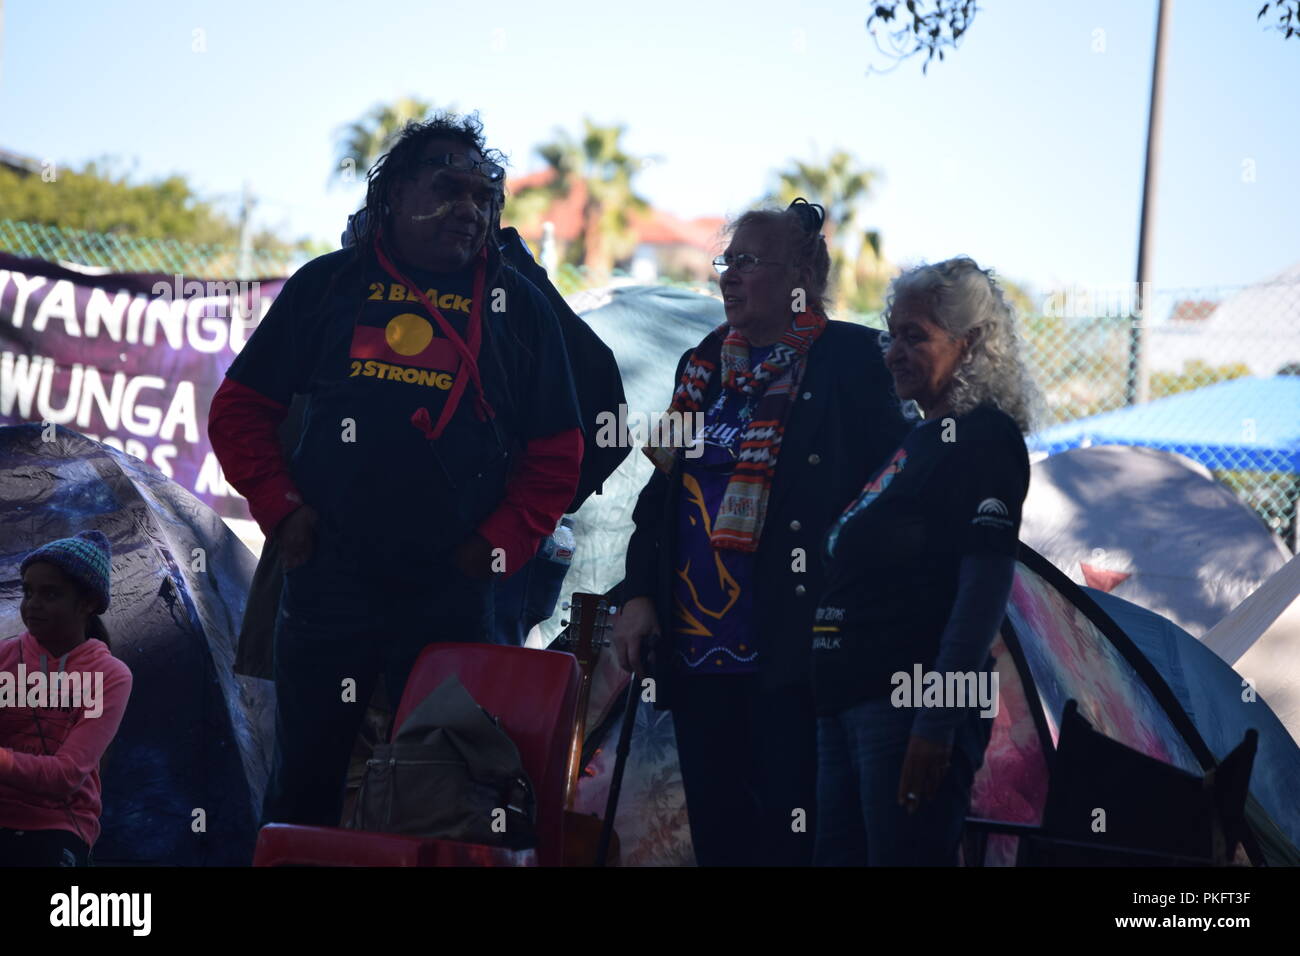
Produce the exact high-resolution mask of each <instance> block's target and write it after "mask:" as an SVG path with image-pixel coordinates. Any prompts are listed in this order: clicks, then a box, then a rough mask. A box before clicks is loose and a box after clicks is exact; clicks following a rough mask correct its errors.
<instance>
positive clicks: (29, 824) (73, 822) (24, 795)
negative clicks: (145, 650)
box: [0, 632, 131, 846]
mask: <svg viewBox="0 0 1300 956" xmlns="http://www.w3.org/2000/svg"><path fill="white" fill-rule="evenodd" d="M20 665H21V670H20ZM56 673H61V674H65V675H69V676H71V675H80V677H79V678H77V679H75V680H73V681H70V682H69V683H70V686H71V688H72V689H70V690H69V692H68V694H67V695H65V696H64V697H63V698H62V699H53V700H50V699H47V700H46V702H45V706H32V704H33V703H35V704H38V705H39V703H40V702H39V701H33V700H31V699H30V698H31V697H32V695H33V694H34V692H35V687H36V684H41V683H43V684H47V685H48V683H49V678H50V676H51V675H53V674H56ZM34 674H45V675H46V677H45V679H44V680H40V679H37V681H36V682H35V683H34V682H33V680H32V675H34ZM20 676H21V677H22V679H21V680H20ZM78 685H80V689H82V690H81V693H80V695H79V697H80V699H78V696H77V695H76V693H75V691H76V690H77V689H79V688H78ZM55 693H57V691H56V692H55ZM130 696H131V671H130V669H129V668H128V667H127V666H126V665H125V664H124V663H122V662H121V661H120V660H118V659H117V658H115V657H114V656H113V655H112V654H111V653H110V652H109V650H108V648H107V647H105V646H104V644H103V642H101V641H97V640H88V641H85V642H83V643H81V644H79V645H77V647H75V648H73V649H72V650H71V651H69V652H68V653H67V655H65V657H64V658H63V659H59V658H55V657H54V655H52V654H51V653H50V652H49V651H47V650H46V649H45V648H44V647H42V646H41V644H40V643H39V642H38V641H37V640H36V638H34V637H32V635H31V634H30V633H28V632H24V633H23V634H21V635H20V636H18V637H13V638H9V639H7V640H0V827H4V828H7V829H12V830H68V831H69V832H71V833H75V834H77V835H78V836H80V837H81V839H83V840H84V841H85V842H86V845H87V846H94V844H95V841H96V840H98V839H99V814H100V811H101V810H102V809H103V807H102V804H101V802H100V782H99V761H100V758H102V757H103V755H104V751H105V750H107V749H108V745H109V744H110V743H112V742H113V737H114V736H115V735H116V734H117V728H118V726H119V725H120V724H121V723H122V714H123V713H124V712H125V711H126V702H127V699H128V698H129V697H130ZM62 705H67V706H62Z"/></svg>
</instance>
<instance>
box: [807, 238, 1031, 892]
mask: <svg viewBox="0 0 1300 956" xmlns="http://www.w3.org/2000/svg"><path fill="white" fill-rule="evenodd" d="M887 319H888V323H889V336H890V338H889V347H888V352H887V353H886V355H885V364H886V365H887V366H888V367H889V371H890V373H891V374H892V375H893V379H894V384H895V387H896V389H897V392H898V395H899V396H900V397H901V398H903V399H904V400H908V399H910V400H913V401H915V402H916V403H917V404H918V405H919V406H920V408H921V410H922V412H923V413H924V416H925V418H924V421H923V422H921V423H919V424H918V425H917V426H916V427H915V428H914V429H913V430H912V431H911V433H910V434H909V435H908V436H907V439H906V440H905V441H904V442H903V443H902V445H901V447H900V448H899V449H898V450H897V451H896V452H895V453H894V454H893V455H891V456H890V458H889V462H888V464H887V465H886V466H885V467H884V468H882V469H881V470H880V471H879V473H877V474H876V475H874V476H873V477H872V479H871V481H870V482H868V483H867V484H866V485H865V486H864V487H863V488H862V489H861V493H860V494H859V495H857V496H855V499H854V501H853V502H852V504H850V505H849V507H848V508H846V509H845V510H844V513H843V514H842V515H840V516H839V517H838V518H837V519H836V521H835V522H834V524H833V525H832V527H831V529H830V532H829V533H828V534H827V535H826V539H825V551H826V559H827V573H826V591H825V593H824V594H823V595H822V597H821V602H820V605H819V607H818V609H817V623H816V625H815V627H814V629H813V683H814V688H815V693H816V698H817V708H818V713H819V715H820V716H819V720H818V749H819V769H818V779H817V797H818V816H817V862H818V864H820V865H839V866H862V865H872V866H951V865H954V864H955V863H956V861H957V844H958V841H959V839H960V837H961V832H962V826H963V822H964V820H965V818H966V814H967V811H968V810H969V807H970V789H971V782H972V780H973V779H974V776H975V772H976V770H978V769H979V766H980V764H981V762H982V760H983V754H984V748H985V747H986V746H987V744H988V739H989V732H990V727H991V726H992V717H993V716H995V715H996V713H997V703H996V698H997V684H996V683H994V682H993V681H992V680H991V679H990V677H991V662H990V661H989V659H988V653H989V647H990V646H991V645H992V643H993V639H994V637H995V636H996V634H997V631H998V628H999V627H1000V626H1001V623H1002V618H1003V615H1004V614H1005V612H1006V606H1007V599H1008V597H1009V595H1010V592H1011V582H1012V577H1013V575H1014V571H1015V559H1016V553H1017V549H1018V540H1017V538H1018V532H1019V527H1020V511H1021V505H1022V504H1023V502H1024V500H1025V494H1026V492H1027V491H1028V489H1029V458H1028V455H1027V454H1026V451H1025V442H1024V438H1023V437H1022V434H1023V432H1025V431H1027V430H1028V425H1029V418H1030V408H1031V405H1032V403H1033V402H1034V401H1035V399H1034V398H1033V396H1034V390H1033V385H1032V383H1031V382H1030V379H1029V377H1028V375H1027V373H1026V371H1025V368H1024V366H1023V365H1022V364H1021V360H1020V354H1019V351H1020V350H1019V345H1018V341H1017V337H1016V332H1015V326H1014V324H1013V321H1012V314H1011V310H1010V308H1009V307H1008V306H1007V302H1006V299H1005V298H1004V297H1003V295H1002V292H1001V290H1000V289H999V288H998V286H997V284H996V283H995V282H994V281H993V279H992V276H991V275H990V274H989V273H988V272H985V271H983V270H982V269H980V267H979V266H977V265H976V264H975V263H974V262H973V261H972V260H970V259H967V258H958V259H950V260H948V261H947V262H941V263H939V264H937V265H933V266H922V267H920V268H918V269H914V270H912V271H910V272H907V273H904V274H903V275H901V276H899V277H898V278H897V279H895V280H894V283H893V286H892V287H891V291H890V303H889V309H888V313H887ZM936 678H937V679H936ZM918 685H919V686H918Z"/></svg>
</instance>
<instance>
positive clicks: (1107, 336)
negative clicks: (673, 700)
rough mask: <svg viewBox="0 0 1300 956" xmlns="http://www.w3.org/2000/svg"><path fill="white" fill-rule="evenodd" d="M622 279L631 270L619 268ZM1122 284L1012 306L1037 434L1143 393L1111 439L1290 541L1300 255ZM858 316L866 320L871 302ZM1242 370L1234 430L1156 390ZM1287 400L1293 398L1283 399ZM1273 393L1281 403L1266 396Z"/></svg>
mask: <svg viewBox="0 0 1300 956" xmlns="http://www.w3.org/2000/svg"><path fill="white" fill-rule="evenodd" d="M0 250H3V251H6V252H10V253H13V254H15V255H19V256H25V257H29V258H39V259H45V260H47V261H52V262H64V263H71V264H75V265H77V266H80V267H83V268H84V267H89V268H97V269H103V270H105V271H111V272H153V273H162V274H165V275H166V274H175V273H181V274H184V275H188V276H205V277H213V278H217V277H222V278H226V277H231V276H234V275H235V273H236V270H237V268H238V263H239V249H238V248H236V247H232V246H217V245H197V244H193V243H185V242H180V241H177V240H174V239H141V238H134V237H124V236H117V235H113V234H109V233H92V232H84V231H81V230H76V229H61V228H57V227H54V226H43V225H37V224H33V223H26V222H18V221H14V220H7V219H0ZM250 263H251V272H252V274H254V275H258V276H266V277H272V276H281V275H288V274H289V273H290V272H292V271H293V269H294V268H295V266H296V265H297V264H298V257H296V256H295V255H294V254H292V253H282V252H270V251H266V250H254V251H253V252H252V253H251V257H250ZM555 281H556V284H557V286H559V288H560V290H561V291H562V292H563V293H565V294H573V293H575V292H577V291H579V290H581V289H584V288H586V286H587V284H588V283H587V279H586V276H585V274H584V273H583V271H582V270H581V269H578V268H575V267H573V266H570V265H562V266H561V267H560V269H559V270H558V271H557V275H556V276H555ZM622 281H624V282H626V281H631V280H630V277H623V278H622ZM672 284H677V283H672ZM682 284H683V285H687V284H685V283H682ZM690 285H698V284H690ZM1133 292H1134V290H1132V289H1126V288H1115V289H1097V288H1087V289H1085V288H1073V289H1068V290H1065V291H1063V292H1059V293H1055V294H1053V295H1051V296H1047V297H1046V298H1045V299H1043V300H1042V301H1041V302H1040V303H1038V306H1039V307H1038V308H1037V309H1033V310H1029V313H1028V314H1023V315H1022V316H1021V320H1020V321H1021V332H1022V337H1023V340H1024V343H1025V347H1026V354H1027V360H1028V362H1029V365H1030V367H1031V369H1032V371H1033V373H1034V377H1035V379H1036V381H1037V382H1038V384H1039V386H1040V388H1041V389H1042V391H1043V395H1044V399H1045V409H1044V411H1045V417H1044V420H1043V421H1042V422H1041V423H1040V426H1039V432H1038V434H1039V435H1040V436H1043V435H1047V436H1050V435H1052V434H1053V433H1054V426H1063V425H1066V424H1067V423H1078V424H1080V427H1081V429H1082V433H1081V434H1080V435H1075V436H1073V438H1068V437H1067V438H1063V439H1062V440H1061V441H1059V442H1056V443H1055V444H1052V443H1050V442H1049V443H1048V444H1049V446H1050V448H1049V450H1058V449H1059V448H1063V447H1073V445H1075V444H1087V443H1089V441H1090V439H1089V438H1088V435H1087V433H1086V432H1087V428H1088V427H1090V425H1091V423H1094V422H1096V424H1097V426H1098V433H1099V434H1102V435H1104V434H1105V431H1106V427H1107V426H1112V425H1115V424H1116V422H1115V421H1114V420H1106V419H1104V418H1103V419H1100V420H1099V419H1097V418H1096V416H1105V415H1106V413H1112V412H1120V411H1121V410H1124V409H1128V408H1130V406H1134V407H1135V408H1140V407H1142V406H1149V408H1150V410H1151V411H1153V412H1159V413H1160V414H1158V415H1157V416H1156V418H1157V421H1156V422H1155V424H1156V425H1157V427H1156V431H1157V432H1159V431H1165V432H1167V433H1168V434H1167V435H1166V437H1165V439H1162V440H1159V441H1155V440H1153V441H1150V442H1148V441H1139V440H1133V441H1129V440H1127V439H1122V440H1121V443H1132V444H1153V445H1155V446H1156V447H1165V448H1168V449H1169V450H1172V451H1176V452H1179V453H1181V454H1184V455H1186V456H1187V457H1189V458H1192V459H1193V460H1195V461H1198V462H1200V463H1201V464H1202V465H1204V466H1205V467H1207V468H1209V469H1210V471H1211V472H1212V473H1213V475H1214V476H1215V478H1216V479H1218V480H1219V481H1221V482H1223V483H1224V484H1225V485H1227V486H1228V487H1230V488H1232V489H1233V491H1234V492H1235V493H1236V494H1237V495H1238V496H1239V497H1240V498H1241V499H1242V500H1243V501H1245V502H1246V503H1247V504H1248V505H1249V506H1250V507H1251V508H1253V509H1254V510H1255V511H1256V512H1257V513H1258V514H1259V516H1260V517H1261V518H1262V519H1263V521H1264V522H1265V523H1266V524H1267V525H1268V526H1269V527H1270V528H1271V529H1272V530H1273V531H1274V532H1275V533H1277V534H1278V535H1279V536H1281V537H1282V538H1283V539H1284V540H1286V541H1287V542H1288V544H1290V546H1291V548H1292V550H1295V548H1296V524H1297V517H1296V513H1297V499H1300V473H1298V471H1300V455H1298V454H1297V450H1296V447H1295V445H1294V443H1295V442H1296V441H1297V439H1298V437H1300V401H1296V400H1295V399H1294V398H1293V396H1296V395H1297V391H1296V390H1291V391H1287V390H1286V389H1278V390H1272V389H1271V387H1270V386H1266V385H1265V382H1271V383H1273V384H1278V380H1279V379H1281V378H1287V379H1292V378H1294V380H1295V381H1296V382H1300V265H1297V266H1295V267H1292V268H1291V269H1290V270H1287V271H1286V272H1284V273H1282V274H1281V275H1280V276H1278V277H1276V278H1274V279H1272V280H1270V281H1267V282H1260V283H1256V284H1253V285H1249V286H1240V287H1216V288H1207V289H1175V290H1155V291H1148V292H1147V293H1146V294H1145V296H1144V299H1145V301H1144V307H1143V309H1142V313H1143V314H1144V315H1145V320H1144V321H1141V322H1136V321H1135V320H1134V315H1135V314H1137V310H1136V308H1135V304H1134V295H1133ZM858 318H859V320H860V321H864V322H866V324H869V325H873V326H877V327H878V326H879V325H880V318H879V316H859V317H858ZM1245 379H1251V380H1253V381H1254V382H1255V383H1256V385H1258V386H1262V387H1254V388H1250V389H1244V388H1243V389H1239V390H1237V391H1234V392H1233V393H1232V396H1231V401H1233V402H1235V403H1236V405H1234V409H1235V411H1234V415H1235V418H1236V419H1239V420H1240V423H1241V425H1240V430H1239V431H1240V434H1238V435H1236V436H1235V437H1234V436H1224V435H1222V434H1219V435H1207V436H1205V440H1200V439H1199V438H1197V437H1196V431H1197V429H1198V427H1199V426H1200V425H1201V424H1202V423H1201V422H1198V421H1197V416H1198V414H1199V413H1198V411H1197V409H1198V408H1203V407H1204V406H1203V405H1202V406H1197V405H1194V404H1190V405H1185V406H1181V405H1180V404H1178V403H1173V402H1169V401H1168V400H1169V399H1171V398H1174V397H1176V396H1180V395H1184V394H1185V393H1194V392H1197V391H1198V390H1202V389H1210V388H1218V387H1220V386H1222V385H1223V384H1224V383H1228V382H1232V381H1235V380H1245ZM1282 384H1285V383H1282ZM1205 395H1206V396H1207V397H1210V398H1211V399H1212V400H1213V401H1215V402H1217V401H1219V397H1220V396H1223V399H1222V400H1223V401H1228V400H1229V397H1228V395H1227V393H1225V392H1222V391H1217V392H1213V393H1211V392H1207V393H1205ZM1293 401H1296V404H1295V405H1294V407H1291V406H1290V405H1288V404H1287V403H1289V402H1293ZM1279 402H1280V403H1283V407H1278V403H1279ZM1279 420H1281V422H1282V423H1283V424H1282V426H1281V432H1282V433H1283V434H1282V436H1281V437H1286V435H1289V436H1290V439H1291V442H1292V444H1291V446H1290V447H1285V446H1279V447H1272V448H1270V447H1268V442H1267V440H1266V439H1269V438H1272V437H1277V436H1278V433H1279V429H1278V427H1277V423H1278V422H1279ZM1148 421H1150V418H1149V417H1148ZM1288 421H1289V422H1291V423H1292V426H1291V427H1290V428H1289V430H1288V429H1287V428H1286V425H1285V423H1286V422H1288ZM1270 423H1271V425H1272V427H1269V425H1270ZM1169 435H1173V436H1174V437H1172V438H1170V437H1168V436H1169ZM1178 435H1184V436H1186V437H1185V438H1183V439H1179V438H1178V437H1177V436H1178ZM1225 439H1227V440H1225ZM1102 442H1104V443H1111V444H1113V443H1116V439H1115V438H1114V437H1111V438H1105V437H1103V438H1102V439H1101V440H1100V441H1097V442H1095V443H1102Z"/></svg>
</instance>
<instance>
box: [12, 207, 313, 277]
mask: <svg viewBox="0 0 1300 956" xmlns="http://www.w3.org/2000/svg"><path fill="white" fill-rule="evenodd" d="M0 251H3V252H8V253H10V254H12V255H15V256H23V257H26V258H29V259H44V260H46V261H47V262H58V263H65V264H70V265H73V266H77V267H81V268H90V269H102V270H104V271H106V272H153V273H161V274H163V275H175V274H181V275H185V276H189V277H193V278H204V279H230V278H236V277H237V272H238V269H239V261H240V259H239V256H240V250H239V248H238V247H237V246H221V245H201V244H197V243H191V242H181V241H179V240H177V239H141V238H137V237H134V236H119V235H115V234H113V233H107V232H85V231H83V230H81V229H62V228H60V227H58V226H46V225H40V224H38V223H31V222H20V221H17V220H14V219H0ZM301 258H302V257H301V255H299V254H296V253H291V252H274V251H269V250H265V249H253V250H251V251H250V253H249V256H248V272H249V276H248V277H249V278H251V277H254V276H256V277H258V278H274V277H277V276H286V275H288V274H289V273H290V272H292V271H293V269H294V267H295V266H296V265H297V264H298V263H299V262H300V260H301Z"/></svg>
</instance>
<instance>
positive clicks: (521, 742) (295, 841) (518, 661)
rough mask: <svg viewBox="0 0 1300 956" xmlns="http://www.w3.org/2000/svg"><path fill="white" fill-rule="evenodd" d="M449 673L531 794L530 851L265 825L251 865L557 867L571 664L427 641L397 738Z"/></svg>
mask: <svg viewBox="0 0 1300 956" xmlns="http://www.w3.org/2000/svg"><path fill="white" fill-rule="evenodd" d="M452 674H455V675H456V676H457V677H459V678H460V682H461V683H462V684H463V685H464V686H465V689H466V690H468V691H469V693H470V695H471V696H472V697H473V698H474V699H475V700H476V701H477V702H478V703H479V704H480V705H481V706H482V707H484V708H486V709H487V710H488V711H489V712H491V713H492V714H495V715H496V716H497V717H499V718H500V719H501V726H502V728H503V729H504V730H505V732H506V733H507V734H509V735H510V737H511V739H512V740H514V742H515V745H516V746H517V747H518V748H519V756H520V758H521V759H522V760H523V764H524V770H525V771H527V773H528V777H529V779H531V780H532V782H533V786H534V787H535V788H536V792H537V848H536V850H535V851H534V850H522V851H516V850H506V849H501V848H498V847H489V846H478V845H476V844H470V843H457V842H455V841H452V840H431V839H426V838H423V837H411V836H403V835H400V834H393V833H367V832H362V831H359V830H344V829H341V828H335V827H314V826H297V825H293V824H285V823H271V824H268V825H267V826H264V827H263V828H262V830H261V832H260V833H259V834H258V836H257V849H256V851H255V852H254V855H253V865H254V866H530V865H538V864H540V865H541V866H559V865H560V864H561V863H562V862H563V853H564V797H565V792H564V791H565V783H566V780H565V777H566V774H567V771H568V758H569V744H570V741H571V740H572V736H573V727H574V720H575V718H576V716H577V708H578V684H579V676H580V672H579V669H578V662H577V660H576V659H575V658H574V657H573V655H572V654H565V653H561V652H559V651H540V650H531V649H529V648H523V647H504V646H501V645H497V644H430V645H429V646H428V647H426V648H425V649H424V650H423V651H422V652H421V653H420V657H419V659H418V660H417V661H416V662H415V666H414V667H413V668H412V670H411V676H410V678H408V679H407V682H406V690H405V691H404V692H403V693H402V702H401V705H400V706H399V707H398V709H397V718H396V719H395V720H394V721H393V729H394V733H396V731H397V728H399V727H401V726H402V722H403V721H404V720H405V719H406V716H407V714H409V713H410V712H411V710H412V708H414V707H415V705H416V704H418V703H419V702H420V701H421V700H423V699H424V698H425V697H426V696H427V695H428V694H429V693H431V692H432V691H433V690H435V689H436V688H437V687H438V685H439V684H441V683H442V682H443V681H444V680H446V679H447V678H448V677H450V676H451V675H452Z"/></svg>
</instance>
